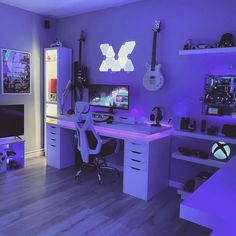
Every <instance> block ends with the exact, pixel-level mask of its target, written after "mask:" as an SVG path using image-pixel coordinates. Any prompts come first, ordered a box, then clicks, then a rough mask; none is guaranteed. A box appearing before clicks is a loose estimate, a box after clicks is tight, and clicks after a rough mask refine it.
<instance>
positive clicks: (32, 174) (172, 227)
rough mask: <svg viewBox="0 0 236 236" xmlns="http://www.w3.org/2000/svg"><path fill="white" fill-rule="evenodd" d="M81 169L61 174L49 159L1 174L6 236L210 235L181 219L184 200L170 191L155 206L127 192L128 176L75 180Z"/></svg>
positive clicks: (0, 224)
mask: <svg viewBox="0 0 236 236" xmlns="http://www.w3.org/2000/svg"><path fill="white" fill-rule="evenodd" d="M75 171H76V167H71V168H67V169H64V170H60V171H58V170H56V169H54V168H51V167H46V166H45V158H44V157H38V158H31V159H27V160H26V167H25V168H24V169H20V170H14V171H9V172H7V173H5V174H0V236H5V235H9V236H18V235H22V236H33V235H42V236H47V235H49V236H51V235H68V236H69V235H72V236H74V235H75V236H79V235H86V236H100V235H101V236H109V235H112V236H118V235H120V236H121V235H122V236H149V235H150V236H172V235H173V236H174V235H176V236H194V235H195V236H204V235H209V234H210V231H209V230H207V229H204V228H202V227H200V226H197V225H194V224H192V223H189V222H186V221H184V220H181V219H179V217H178V211H179V204H180V199H179V196H178V195H177V194H176V191H175V190H174V189H171V188H167V189H166V190H165V191H163V192H161V193H160V194H159V195H158V196H156V197H155V198H153V199H152V200H151V201H149V202H145V201H142V200H139V199H137V198H134V197H131V196H129V195H126V194H124V193H123V192H122V177H120V178H117V177H116V176H115V175H114V174H113V173H110V172H109V171H105V172H104V174H103V185H101V186H100V185H98V183H97V179H96V175H95V172H94V171H93V170H88V171H87V172H84V173H83V176H82V178H81V181H80V182H79V183H78V182H76V181H74V174H75ZM136 184H138V183H136Z"/></svg>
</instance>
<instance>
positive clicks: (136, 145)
mask: <svg viewBox="0 0 236 236" xmlns="http://www.w3.org/2000/svg"><path fill="white" fill-rule="evenodd" d="M125 150H131V151H136V152H140V153H148V150H149V145H148V144H146V143H141V142H136V141H133V142H130V141H126V142H125Z"/></svg>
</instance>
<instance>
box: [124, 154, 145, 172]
mask: <svg viewBox="0 0 236 236" xmlns="http://www.w3.org/2000/svg"><path fill="white" fill-rule="evenodd" d="M124 165H125V166H130V167H134V168H136V169H139V170H143V171H147V161H146V160H142V159H141V160H140V159H139V158H136V157H125V158H124Z"/></svg>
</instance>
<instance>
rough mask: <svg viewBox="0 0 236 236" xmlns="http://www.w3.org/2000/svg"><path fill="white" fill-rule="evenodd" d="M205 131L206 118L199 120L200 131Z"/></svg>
mask: <svg viewBox="0 0 236 236" xmlns="http://www.w3.org/2000/svg"><path fill="white" fill-rule="evenodd" d="M205 131H206V120H202V122H201V132H205Z"/></svg>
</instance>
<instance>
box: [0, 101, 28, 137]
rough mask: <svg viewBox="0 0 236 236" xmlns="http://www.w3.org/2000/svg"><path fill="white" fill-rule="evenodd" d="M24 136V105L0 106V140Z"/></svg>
mask: <svg viewBox="0 0 236 236" xmlns="http://www.w3.org/2000/svg"><path fill="white" fill-rule="evenodd" d="M20 135H24V105H0V138H5V137H11V136H20Z"/></svg>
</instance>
